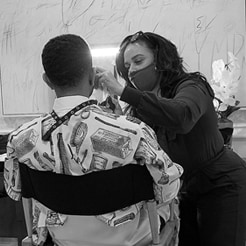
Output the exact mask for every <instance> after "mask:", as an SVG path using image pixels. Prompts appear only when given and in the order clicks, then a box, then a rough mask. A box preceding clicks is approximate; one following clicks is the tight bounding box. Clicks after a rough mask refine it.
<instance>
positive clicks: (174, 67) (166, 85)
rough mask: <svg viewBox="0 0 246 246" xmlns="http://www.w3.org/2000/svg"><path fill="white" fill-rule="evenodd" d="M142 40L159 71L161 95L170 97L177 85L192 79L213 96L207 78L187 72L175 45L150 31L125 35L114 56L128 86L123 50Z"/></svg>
mask: <svg viewBox="0 0 246 246" xmlns="http://www.w3.org/2000/svg"><path fill="white" fill-rule="evenodd" d="M137 41H140V42H144V43H145V44H146V45H147V47H148V48H150V49H151V50H153V52H154V55H155V63H156V69H157V71H159V72H160V73H161V76H162V80H161V82H160V90H161V96H163V97H166V98H172V97H173V96H174V95H175V92H176V89H177V87H178V85H180V84H181V83H182V82H184V81H186V80H189V79H192V80H195V81H198V82H199V81H201V82H202V83H204V84H205V86H206V87H207V89H208V90H209V93H210V95H211V96H212V97H213V96H214V95H213V91H212V89H211V87H210V85H209V84H208V82H207V79H206V78H205V76H204V75H202V74H201V73H200V72H187V70H186V69H185V67H184V66H183V58H181V57H180V55H179V53H178V50H177V47H176V46H175V45H174V44H173V43H172V42H171V41H169V40H168V39H166V38H164V37H162V36H160V35H158V34H156V33H152V32H144V33H143V32H141V31H140V32H137V33H136V34H133V35H129V36H127V37H126V38H125V39H124V40H123V41H122V42H121V45H120V51H119V53H118V54H117V56H116V70H117V72H118V74H119V75H120V76H121V77H122V78H123V79H124V80H125V81H126V83H127V85H128V86H132V84H131V82H130V81H129V78H128V71H127V69H126V68H125V66H124V52H125V49H126V47H127V45H128V44H129V43H133V42H137Z"/></svg>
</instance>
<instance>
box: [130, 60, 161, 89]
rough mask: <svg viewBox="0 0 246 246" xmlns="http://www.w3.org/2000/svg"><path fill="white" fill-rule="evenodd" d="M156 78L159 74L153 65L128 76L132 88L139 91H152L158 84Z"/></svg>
mask: <svg viewBox="0 0 246 246" xmlns="http://www.w3.org/2000/svg"><path fill="white" fill-rule="evenodd" d="M158 78H159V73H158V71H156V67H155V64H154V63H152V64H150V65H148V66H147V67H145V68H143V69H141V70H138V71H136V72H133V73H131V74H130V75H129V79H130V81H131V82H132V84H133V86H134V87H136V88H137V89H139V90H141V91H152V90H153V89H154V88H155V86H156V84H157V82H158Z"/></svg>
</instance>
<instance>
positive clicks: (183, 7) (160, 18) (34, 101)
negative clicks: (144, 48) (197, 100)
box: [0, 0, 246, 115]
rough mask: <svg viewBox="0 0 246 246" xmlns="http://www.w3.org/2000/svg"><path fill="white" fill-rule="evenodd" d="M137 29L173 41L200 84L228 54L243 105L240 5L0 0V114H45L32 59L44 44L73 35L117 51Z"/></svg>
mask: <svg viewBox="0 0 246 246" xmlns="http://www.w3.org/2000/svg"><path fill="white" fill-rule="evenodd" d="M139 30H142V31H152V32H155V33H158V34H161V35H163V36H165V37H166V38H168V39H170V40H171V41H173V42H174V43H175V44H176V45H177V47H178V50H179V52H180V54H181V56H182V57H183V59H184V61H185V65H186V67H187V69H188V70H190V71H197V70H198V71H200V72H202V73H203V74H205V76H206V77H207V78H208V80H210V79H211V64H212V62H213V60H216V59H221V58H222V59H224V61H225V62H226V61H227V59H228V57H227V53H228V51H231V52H232V53H233V54H234V55H236V57H237V58H238V59H239V62H240V65H241V68H242V77H241V81H240V90H239V92H238V95H237V97H238V99H239V100H240V101H241V105H246V98H245V96H244V95H245V93H246V82H245V77H246V73H245V53H246V52H245V0H1V1H0V43H1V50H0V51H1V52H0V69H1V70H0V71H1V92H2V107H3V114H7V115H8V114H10V115H11V114H14V115H16V114H24V115H25V114H36V113H42V112H47V111H49V110H50V108H51V106H52V103H53V100H54V98H55V95H54V93H53V92H52V91H50V90H49V89H48V87H47V86H46V85H45V83H44V82H43V81H42V73H43V69H42V66H41V58H40V56H41V52H42V48H43V46H44V44H45V43H46V42H47V41H48V40H49V39H50V38H53V37H54V36H57V35H60V34H63V33H74V34H78V35H81V36H82V37H84V38H85V39H86V40H87V41H88V43H89V44H90V45H91V47H92V48H93V47H99V46H100V47H101V46H118V45H119V43H120V42H121V40H122V39H123V38H124V37H125V36H126V35H129V34H133V33H134V32H137V31H139ZM107 62H108V61H106V60H105V63H107ZM110 62H111V61H110ZM110 65H112V64H110ZM105 66H106V67H108V66H109V65H108V64H105Z"/></svg>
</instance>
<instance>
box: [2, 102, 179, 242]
mask: <svg viewBox="0 0 246 246" xmlns="http://www.w3.org/2000/svg"><path fill="white" fill-rule="evenodd" d="M53 124H54V120H53V118H52V117H51V116H50V115H49V114H48V115H46V116H43V117H40V118H38V119H35V120H33V121H31V122H29V123H26V124H24V125H22V126H21V127H20V128H18V129H17V130H16V131H14V132H13V133H12V134H11V136H10V138H9V143H8V146H7V159H6V161H5V170H4V178H5V180H4V182H5V187H6V191H7V193H8V194H9V196H10V197H11V198H13V199H14V200H20V198H21V183H20V177H19V162H20V163H24V164H26V165H28V166H29V167H30V168H33V169H38V170H49V171H53V172H56V173H65V174H67V175H85V174H87V173H90V172H93V171H100V170H105V169H111V168H117V167H120V166H123V165H127V164H129V163H134V164H137V165H147V168H148V170H149V171H150V173H151V175H152V176H153V179H154V181H155V184H154V188H155V194H156V199H157V201H158V203H159V204H160V205H161V204H164V205H165V204H168V202H169V201H170V200H171V199H172V198H174V197H175V196H176V195H177V192H178V189H179V186H180V183H179V177H180V176H181V175H182V172H183V169H182V167H181V166H179V165H178V164H176V163H173V162H172V161H171V160H170V158H169V157H168V156H167V155H166V153H165V152H164V151H163V150H162V149H161V148H160V146H159V144H158V143H157V141H156V136H155V133H154V131H153V130H152V129H151V128H150V127H149V126H147V125H146V124H144V123H143V122H141V121H139V120H138V119H135V118H133V117H129V116H123V115H115V114H111V113H109V112H106V111H103V110H102V108H101V107H99V106H96V105H91V106H87V107H85V108H83V109H81V110H79V111H77V112H75V113H74V114H73V115H72V116H71V117H70V118H69V119H67V120H66V121H65V122H64V123H63V124H62V125H60V126H59V127H58V128H56V129H55V130H54V131H53V132H52V134H51V138H50V140H49V141H42V136H43V135H44V134H45V132H47V131H48V130H49V129H50V127H52V125H53ZM142 205H143V204H142V203H138V204H136V205H132V206H130V207H127V208H125V209H121V210H118V211H114V212H112V213H109V214H104V215H100V216H96V217H97V218H98V219H99V220H100V221H103V222H104V223H106V224H107V225H109V226H119V225H121V224H123V223H127V222H128V221H131V220H133V219H134V218H135V216H136V214H137V213H138V212H139V210H140V209H141V207H142ZM33 216H34V222H35V223H34V227H35V228H36V231H40V232H41V234H42V237H44V235H46V233H47V230H45V228H46V227H47V226H62V225H63V224H64V223H66V216H65V215H61V214H58V213H55V212H54V211H51V210H49V209H48V208H46V207H45V206H43V205H42V204H40V203H39V202H37V201H35V203H34V211H33ZM40 239H41V235H40V236H39V235H38V236H37V237H36V242H38V241H40ZM42 241H43V240H42ZM37 244H38V243H37Z"/></svg>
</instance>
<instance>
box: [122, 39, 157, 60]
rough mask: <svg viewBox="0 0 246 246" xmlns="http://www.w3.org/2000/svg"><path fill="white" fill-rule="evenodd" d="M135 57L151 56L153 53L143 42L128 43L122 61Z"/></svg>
mask: <svg viewBox="0 0 246 246" xmlns="http://www.w3.org/2000/svg"><path fill="white" fill-rule="evenodd" d="M137 55H144V56H153V55H154V54H153V51H152V50H151V49H150V48H148V47H147V45H146V44H145V43H144V42H134V43H129V44H128V45H127V47H126V49H125V52H124V59H125V60H126V59H129V58H130V59H131V58H132V57H134V56H137Z"/></svg>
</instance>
